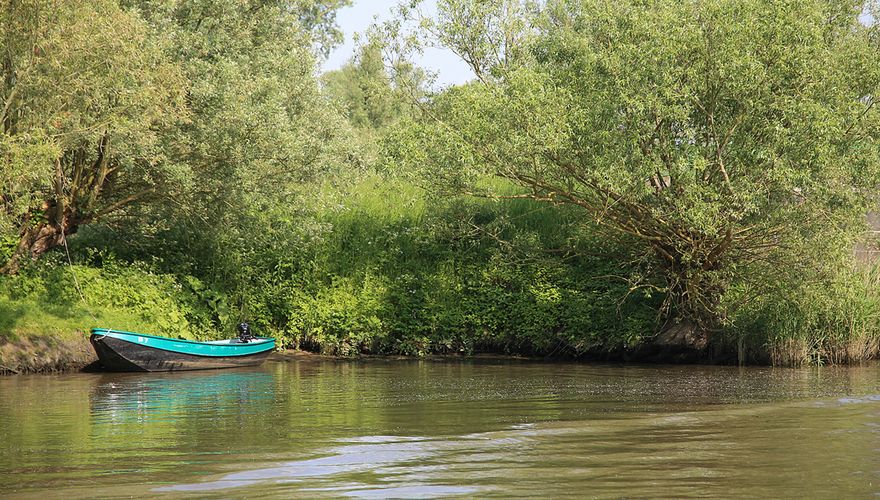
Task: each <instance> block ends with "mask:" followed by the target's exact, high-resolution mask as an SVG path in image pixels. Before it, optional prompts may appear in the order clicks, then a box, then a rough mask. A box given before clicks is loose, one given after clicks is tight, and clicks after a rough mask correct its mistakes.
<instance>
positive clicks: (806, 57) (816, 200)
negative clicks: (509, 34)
mask: <svg viewBox="0 0 880 500" xmlns="http://www.w3.org/2000/svg"><path fill="white" fill-rule="evenodd" d="M446 3H448V4H449V5H453V4H458V3H459V2H451V1H450V2H446ZM498 3H499V4H504V3H516V2H500V1H499V2H498ZM442 7H443V5H441V16H440V18H441V19H446V21H445V25H444V23H440V24H439V29H440V30H441V34H442V33H445V34H447V35H446V38H445V39H446V40H447V41H451V42H452V43H455V44H456V46H455V48H454V49H455V50H456V52H458V53H460V54H463V58H464V59H465V60H466V61H485V60H487V58H486V57H484V55H485V54H491V50H490V49H491V47H488V46H487V45H486V43H485V40H488V38H486V37H484V36H480V33H484V32H486V31H487V28H486V25H485V23H469V22H468V19H467V18H466V17H462V16H456V15H449V13H448V12H447V14H445V15H444V14H443V12H442ZM499 8H500V7H499ZM863 8H864V6H863V5H862V4H861V3H859V2H854V1H851V0H806V1H798V2H765V1H762V0H704V1H700V2H679V1H677V0H649V1H638V0H623V1H618V0H614V1H611V0H558V1H551V2H548V3H547V5H546V6H545V7H544V8H543V9H542V10H541V12H540V13H539V14H537V15H535V16H532V17H531V18H530V22H529V23H527V24H526V25H525V26H524V27H523V29H524V30H525V33H526V35H527V36H523V37H522V40H523V44H524V45H523V46H522V47H521V48H520V49H519V50H518V51H517V52H516V53H517V54H520V56H519V57H517V58H516V59H515V60H514V61H513V62H512V63H511V62H510V61H506V62H505V63H504V64H499V63H491V64H489V66H488V67H486V65H485V63H480V64H479V65H478V66H480V67H482V68H483V69H482V70H481V71H482V73H483V74H489V75H492V76H493V77H492V78H482V79H481V80H480V81H479V82H477V83H473V84H470V85H466V86H464V87H459V88H453V89H451V90H449V91H448V92H446V93H445V94H443V95H441V96H439V97H438V98H437V99H435V100H434V102H433V103H431V105H430V106H429V107H427V111H426V117H425V119H424V120H421V121H417V122H412V123H410V124H407V126H405V127H400V128H399V130H398V131H397V132H396V134H395V135H394V137H393V140H392V141H391V143H390V144H391V151H392V153H393V155H394V156H395V157H396V158H397V159H398V161H400V162H402V163H406V164H410V165H411V167H412V168H422V169H423V170H424V171H426V172H427V173H428V175H430V176H431V177H432V178H434V179H439V181H438V184H439V185H441V186H442V187H443V188H445V189H446V190H447V191H450V190H451V191H455V192H468V193H472V194H478V195H489V196H492V195H498V193H497V192H493V190H492V189H490V188H489V187H487V185H488V186H495V185H497V183H490V182H486V176H487V175H490V176H497V177H500V178H503V179H506V180H508V181H510V182H511V183H513V184H514V185H516V186H519V187H520V188H521V189H522V191H520V192H519V193H518V194H515V195H514V196H516V197H525V198H531V199H535V200H541V201H545V202H548V203H554V204H570V205H574V206H577V207H580V208H581V209H583V210H584V217H585V219H586V220H588V221H593V222H596V223H598V224H600V225H602V226H604V227H606V228H608V229H609V230H610V231H611V232H612V233H613V234H618V235H622V236H625V237H626V238H627V239H629V240H630V241H633V242H636V243H635V244H637V245H640V246H641V248H643V249H644V252H645V256H646V259H648V262H649V263H650V267H651V270H652V272H653V275H654V276H655V277H656V281H657V282H658V283H659V285H658V286H659V287H660V288H661V289H662V290H663V291H664V292H665V293H666V297H667V300H666V303H665V306H664V311H665V312H666V314H667V317H668V318H670V319H672V320H674V323H681V324H684V325H686V326H688V331H690V332H691V333H693V334H694V335H690V336H688V339H687V340H686V342H689V343H691V344H692V345H695V346H702V345H705V342H706V340H707V338H708V336H709V332H711V331H713V330H714V329H716V328H717V327H718V326H719V324H721V323H722V321H723V319H724V310H723V307H722V305H723V299H724V296H725V293H726V291H727V290H728V289H729V287H730V285H731V283H732V282H734V281H735V280H738V279H742V276H740V274H739V273H740V272H741V270H743V269H744V267H745V266H748V265H751V264H755V263H764V264H768V263H772V262H774V259H775V258H777V257H779V256H781V255H783V254H785V253H786V251H788V249H790V248H792V246H793V244H794V243H795V242H797V241H801V240H804V239H809V238H813V237H815V235H817V234H820V233H821V234H825V235H828V234H832V235H834V236H835V237H838V238H840V237H844V236H845V235H847V234H852V233H853V232H856V231H859V230H861V229H862V228H863V227H864V213H865V210H866V208H867V207H868V206H869V205H870V204H872V203H874V201H875V200H874V189H875V188H876V186H877V181H878V177H877V174H878V170H880V169H878V167H880V147H878V146H880V110H878V109H877V108H878V107H877V106H875V104H874V103H875V99H876V96H877V95H878V91H880V64H878V61H880V52H878V48H880V47H878V45H877V44H876V41H872V37H873V36H876V27H869V26H865V25H863V24H861V23H860V22H859V21H858V16H859V13H860V12H861V11H862V9H863ZM450 12H452V13H453V14H454V13H455V12H456V11H454V10H453V11H450ZM444 16H445V17H444ZM495 17H496V18H497V17H498V16H495ZM487 18H488V19H491V18H492V16H488V17H487ZM495 31H497V30H495ZM488 32H493V30H492V29H489V30H488ZM450 33H451V34H452V35H451V34H450ZM453 35H454V36H453ZM441 39H442V37H441ZM458 40H461V41H462V42H461V43H459V42H457V41H458ZM498 60H500V61H503V60H504V59H503V58H501V59H498ZM476 69H477V68H475V71H476ZM832 229H833V230H832ZM788 255H791V254H790V252H789V254H788ZM811 258H816V257H815V256H811Z"/></svg>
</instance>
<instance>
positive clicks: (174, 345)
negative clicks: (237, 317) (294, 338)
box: [89, 328, 275, 372]
mask: <svg viewBox="0 0 880 500" xmlns="http://www.w3.org/2000/svg"><path fill="white" fill-rule="evenodd" d="M89 341H90V342H91V343H92V347H94V348H95V352H96V353H97V354H98V360H99V361H100V363H101V365H102V366H103V367H104V368H105V369H106V370H108V371H123V372H132V371H135V372H156V371H175V370H204V369H210V368H233V367H239V366H255V365H259V364H260V363H262V362H263V361H265V360H266V358H267V357H268V356H269V354H270V353H271V352H272V350H274V349H275V339H273V338H265V337H253V338H245V339H242V338H235V339H227V340H213V341H208V342H197V341H194V340H183V339H174V338H169V337H159V336H157V335H146V334H143V333H132V332H123V331H120V330H112V329H109V328H92V334H91V336H90V337H89Z"/></svg>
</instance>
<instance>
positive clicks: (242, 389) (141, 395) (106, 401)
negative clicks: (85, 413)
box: [89, 369, 275, 435]
mask: <svg viewBox="0 0 880 500" xmlns="http://www.w3.org/2000/svg"><path fill="white" fill-rule="evenodd" d="M274 389H275V387H274V377H272V375H271V374H269V373H266V372H264V371H261V370H259V369H232V370H223V371H221V372H217V371H210V372H206V371H201V372H180V373H174V372H172V373H161V374H155V373H153V374H145V373H131V374H113V375H110V374H108V375H104V376H102V377H101V378H100V379H99V380H98V382H97V384H95V386H94V387H93V388H92V392H91V394H90V397H89V401H90V407H91V412H92V417H93V420H92V422H93V424H95V431H96V432H101V431H102V430H103V431H109V432H112V433H118V432H119V431H120V429H115V428H114V427H116V426H118V425H126V424H132V423H148V422H149V423H162V422H167V423H169V424H173V425H172V426H170V427H167V428H166V427H162V426H148V427H141V428H139V431H140V432H144V431H146V430H150V431H160V432H161V431H162V430H168V431H171V432H174V433H175V434H178V435H180V434H182V433H181V432H180V431H181V430H182V429H180V428H179V427H180V426H181V425H184V426H185V425H186V423H187V422H193V423H194V424H195V423H196V422H201V424H202V425H204V419H205V414H206V413H209V414H221V413H222V414H223V415H225V416H226V418H224V419H217V420H215V421H214V422H213V423H214V424H215V425H217V426H219V427H225V426H227V425H235V424H237V423H240V422H231V421H230V419H229V418H228V417H229V414H230V413H232V414H233V415H235V414H237V415H241V416H242V417H243V418H242V421H247V420H248V419H247V418H244V417H247V416H256V415H260V414H265V413H267V412H270V411H271V407H272V402H273V399H274V398H273V395H274ZM230 410H237V411H232V412H231V411H230ZM234 420H235V419H234ZM175 429H176V430H175ZM123 433H124V432H123Z"/></svg>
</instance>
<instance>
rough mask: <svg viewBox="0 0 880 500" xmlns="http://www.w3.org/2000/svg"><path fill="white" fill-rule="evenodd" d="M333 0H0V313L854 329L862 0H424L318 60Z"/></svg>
mask: <svg viewBox="0 0 880 500" xmlns="http://www.w3.org/2000/svg"><path fill="white" fill-rule="evenodd" d="M345 3H346V2H342V1H339V0H297V1H293V0H290V1H283V2H277V1H253V2H238V1H230V0H182V1H178V2H153V1H134V0H131V1H124V2H114V1H111V0H108V1H105V2H97V3H95V2H91V3H89V4H88V5H81V4H80V3H78V2H69V1H65V0H27V1H25V2H21V1H16V2H12V1H9V0H6V1H3V0H0V21H2V22H0V57H2V58H3V59H2V61H0V62H2V65H0V76H2V78H0V104H2V105H3V108H2V111H3V114H2V116H0V117H2V120H0V123H2V125H3V128H2V134H0V173H2V177H0V194H2V202H3V209H2V210H0V265H2V266H3V267H2V276H0V336H2V335H6V336H11V337H27V336H42V335H52V336H61V337H64V336H70V335H73V334H76V332H84V331H87V330H88V328H89V327H91V326H99V325H101V326H112V327H114V328H121V329H130V330H138V331H147V332H154V333H159V334H167V335H180V336H185V337H194V338H212V337H218V336H227V335H229V334H230V333H231V332H232V331H233V330H234V325H235V324H236V323H237V322H239V321H241V320H245V319H246V320H248V321H251V322H252V324H253V325H254V326H255V328H256V329H257V330H258V331H259V332H261V333H265V334H270V335H274V336H277V337H279V338H280V339H281V340H282V344H283V345H285V346H288V347H298V348H305V349H309V350H314V351H321V352H327V353H333V354H340V355H352V354H356V353H361V352H369V353H404V354H412V355H423V354H427V353H465V354H469V353H474V352H481V351H492V352H506V353H525V354H538V355H571V356H580V355H585V354H590V355H602V354H608V353H614V354H615V355H616V354H623V353H636V354H638V353H640V352H641V353H649V352H653V353H656V352H657V351H658V350H659V351H660V352H661V353H662V352H664V350H665V351H668V352H670V353H671V352H674V351H677V350H678V351H680V350H696V351H699V352H701V353H703V354H702V355H703V356H704V357H705V358H706V359H716V360H720V361H735V360H739V361H749V362H771V363H774V364H801V363H805V362H813V363H841V362H857V361H860V360H863V359H866V358H870V357H873V356H875V355H876V354H877V353H878V351H880V343H878V342H880V321H878V319H880V317H878V316H880V293H878V292H877V285H878V278H877V276H878V271H876V270H874V269H869V268H868V266H861V267H859V266H857V265H856V264H855V262H854V259H853V248H854V245H855V244H856V242H857V241H860V240H861V239H862V237H863V234H864V233H865V228H866V227H865V226H866V225H865V215H866V212H867V211H868V210H869V209H870V208H871V207H875V206H876V205H877V201H878V200H877V199H876V196H875V192H876V186H877V185H878V181H880V176H878V174H880V146H878V145H880V108H877V107H876V106H875V105H874V102H875V100H874V99H875V96H876V95H877V94H878V91H880V64H877V61H878V60H880V28H878V25H877V24H876V23H873V24H872V22H871V18H870V17H865V16H863V17H862V20H861V21H860V20H859V15H860V14H861V13H862V12H866V11H868V10H870V9H876V8H877V5H876V3H875V2H868V3H865V4H862V3H859V2H853V1H851V0H845V1H844V0H809V1H805V2H796V3H785V2H779V3H767V2H761V1H756V0H701V1H699V2H691V3H681V2H677V1H671V0H670V1H665V0H655V1H651V2H636V1H632V2H629V1H624V2H621V1H615V2H607V1H604V0H579V1H575V0H555V1H550V2H546V3H541V4H540V5H539V4H534V3H532V2H520V1H514V0H492V1H488V2H474V1H465V0H442V1H440V2H438V12H437V15H436V17H435V18H433V19H418V18H415V17H414V13H415V12H417V11H411V10H409V9H408V8H402V9H401V10H400V12H399V17H398V18H396V19H394V20H393V21H392V22H389V23H387V24H386V25H385V26H381V27H376V28H375V29H373V30H372V31H371V33H370V37H369V39H368V40H367V41H366V42H365V43H364V44H363V45H362V47H361V48H360V50H359V52H358V54H357V55H356V56H355V57H354V58H353V59H352V61H351V62H350V63H349V64H347V65H345V66H344V67H343V68H341V69H340V70H337V71H334V72H331V73H328V74H325V75H323V76H320V77H318V76H317V75H316V68H317V64H318V62H319V60H320V58H321V57H322V54H326V53H327V51H328V50H329V49H330V48H331V47H332V44H333V43H335V42H337V41H338V40H339V32H338V30H337V28H336V27H335V25H334V16H335V12H336V10H338V9H339V8H340V7H341V6H343V5H344V4H345ZM734 13H735V14H734ZM94 19H100V22H101V23H106V29H105V30H103V31H101V33H100V34H99V35H100V36H90V33H91V31H92V29H93V27H94V21H93V20H94ZM475 20H476V21H478V22H475ZM102 26H103V24H102ZM408 30H413V31H412V32H410V31H408ZM422 44H433V45H441V46H447V47H450V48H451V49H453V50H454V52H455V53H457V54H459V55H460V56H461V57H462V59H463V60H465V61H466V62H467V63H468V64H469V65H470V66H471V68H472V70H473V72H474V74H475V75H476V78H475V80H474V81H473V82H471V83H469V84H465V85H461V86H456V87H451V88H448V89H444V90H441V91H432V90H430V89H429V88H428V84H427V83H426V82H428V81H429V79H428V76H427V75H426V74H425V73H424V72H422V71H421V70H420V69H418V68H417V67H415V66H414V65H412V64H411V63H410V62H408V61H409V59H408V57H407V56H408V51H410V50H415V49H418V48H419V45H422ZM74 233H76V234H75V236H71V235H73V234H74ZM68 247H69V253H70V259H71V261H72V262H73V265H68V262H67V260H68V256H67V250H68Z"/></svg>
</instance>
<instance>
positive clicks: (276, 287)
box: [0, 176, 880, 365]
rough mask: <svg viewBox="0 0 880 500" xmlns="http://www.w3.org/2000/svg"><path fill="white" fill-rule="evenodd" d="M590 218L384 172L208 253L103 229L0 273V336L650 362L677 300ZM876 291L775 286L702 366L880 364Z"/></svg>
mask: <svg viewBox="0 0 880 500" xmlns="http://www.w3.org/2000/svg"><path fill="white" fill-rule="evenodd" d="M322 207H331V208H322ZM577 217H578V215H577V213H576V212H570V211H566V210H564V209H560V208H558V207H550V206H546V205H542V204H537V203H534V202H529V201H524V200H508V201H484V200H458V201H455V202H453V203H446V204H443V205H432V204H430V203H428V202H427V201H426V199H425V196H424V194H423V193H422V192H421V191H419V190H418V189H416V188H414V187H413V186H411V185H409V184H408V183H406V182H404V181H401V180H388V179H383V178H381V177H378V176H373V177H367V178H365V179H364V180H363V182H359V183H357V184H352V185H348V186H347V187H334V188H330V187H328V188H326V189H325V190H324V192H323V193H322V194H321V197H320V200H319V202H318V201H316V202H315V205H314V206H312V207H309V206H305V207H302V209H301V213H300V215H299V217H298V218H295V219H290V218H288V219H282V218H278V217H276V216H275V215H273V214H272V213H268V214H266V213H264V214H262V215H261V216H259V217H257V216H255V217H254V218H253V219H252V220H251V221H250V222H249V223H245V224H243V227H244V228H245V229H244V230H243V232H244V234H238V233H234V234H231V235H226V236H225V237H218V238H216V239H215V240H213V243H212V244H211V245H207V246H193V245H192V241H193V240H190V239H186V238H181V237H179V234H180V233H179V232H175V231H177V230H175V229H173V228H172V229H170V230H169V231H168V232H167V233H165V234H164V235H159V236H157V237H156V238H155V239H154V240H155V241H153V242H152V243H146V244H145V243H143V242H138V241H136V240H135V239H134V238H132V237H124V236H121V237H109V235H111V230H110V229H108V228H98V229H96V230H93V231H84V232H83V233H82V234H80V235H77V237H75V238H72V239H71V251H72V258H73V261H74V263H75V264H74V265H73V266H69V265H68V264H67V260H66V256H65V255H64V253H63V252H56V253H55V254H52V255H50V257H49V258H48V259H44V260H43V261H41V262H40V263H38V264H34V265H32V266H30V267H28V268H27V269H25V270H24V271H23V272H22V273H20V274H19V275H17V276H11V277H2V278H0V336H2V337H4V338H5V339H7V340H15V341H21V340H22V339H39V338H52V339H60V340H62V341H70V340H76V339H81V338H83V337H84V335H85V333H86V332H88V330H89V328H91V327H93V326H109V327H113V328H119V329H124V330H130V331H143V332H151V333H156V334H160V335H168V336H180V337H184V338H196V339H207V338H219V337H223V336H230V335H233V334H234V329H235V324H237V322H239V321H241V320H248V321H250V322H251V323H252V324H253V325H254V327H255V329H256V330H257V331H258V332H259V333H260V334H265V335H272V336H276V337H277V338H278V339H279V340H280V345H281V346H282V347H285V348H294V349H305V350H309V351H312V352H320V353H324V354H332V355H341V356H350V355H356V354H361V353H370V354H404V355H416V356H422V355H428V354H475V353H484V352H491V353H503V354H522V355H538V356H565V357H579V356H584V355H590V356H613V357H615V358H617V359H621V358H623V359H626V358H627V356H630V355H633V354H636V355H637V354H638V353H639V352H640V350H641V349H643V348H644V346H645V345H647V344H650V342H651V340H652V338H653V336H654V335H655V333H656V331H657V330H658V327H659V325H658V324H657V322H656V321H657V310H658V307H659V306H660V303H661V300H662V293H659V292H656V291H655V292H653V293H651V292H648V291H647V290H651V288H650V287H648V288H634V287H633V286H632V285H631V284H632V283H633V279H634V276H635V275H637V273H638V271H639V270H638V266H637V265H636V264H633V263H631V259H630V258H628V256H627V253H626V248H625V247H623V246H620V244H619V243H612V242H611V241H610V240H609V239H608V238H606V237H603V236H602V234H601V233H600V232H597V231H596V230H595V229H590V227H589V226H585V225H584V224H582V223H581V221H579V220H578V218H577ZM221 236H222V235H221ZM198 240H199V241H206V238H199V239H198ZM107 241H115V242H120V241H123V242H132V241H135V243H137V244H131V243H126V244H120V243H114V244H110V245H108V244H107V243H106V242H107ZM157 246H161V247H162V249H163V254H164V255H165V259H157V258H155V255H157V254H158V252H157V251H156V248H157ZM621 263H629V264H621ZM77 285H78V287H77ZM877 285H878V273H877V272H876V271H869V270H861V271H852V272H850V273H848V274H846V273H845V274H843V275H841V274H836V275H834V277H833V278H829V281H828V282H827V283H825V284H819V285H817V284H816V283H813V282H810V283H807V282H804V283H800V284H797V286H796V287H794V288H780V289H778V290H772V291H770V292H767V293H765V294H764V295H761V296H758V297H757V298H754V300H751V301H749V302H748V306H746V307H743V308H740V309H738V310H737V312H736V314H735V315H732V316H731V317H730V318H729V319H730V321H729V324H728V325H727V326H726V329H725V330H724V331H722V332H720V333H718V335H716V340H715V343H714V345H713V346H712V347H711V349H710V350H709V352H708V353H707V356H706V358H705V359H706V360H713V359H714V360H720V361H722V362H737V361H740V362H749V363H772V364H774V365H800V364H805V363H820V364H821V363H853V362H859V361H862V360H864V359H868V358H872V357H874V356H876V354H877V346H878V339H880V330H878V327H877V324H878V323H877V321H876V320H877V319H878V316H880V314H878V311H880V296H878V294H877V292H875V290H877V289H878V287H877ZM80 292H81V293H80ZM734 292H735V293H732V295H733V296H735V295H736V293H739V294H741V295H745V294H749V293H750V292H749V291H748V290H740V291H734ZM59 345H60V344H59ZM636 359H637V358H636ZM660 359H662V356H661V358H660ZM0 361H2V360H0ZM0 364H3V363H0Z"/></svg>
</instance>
